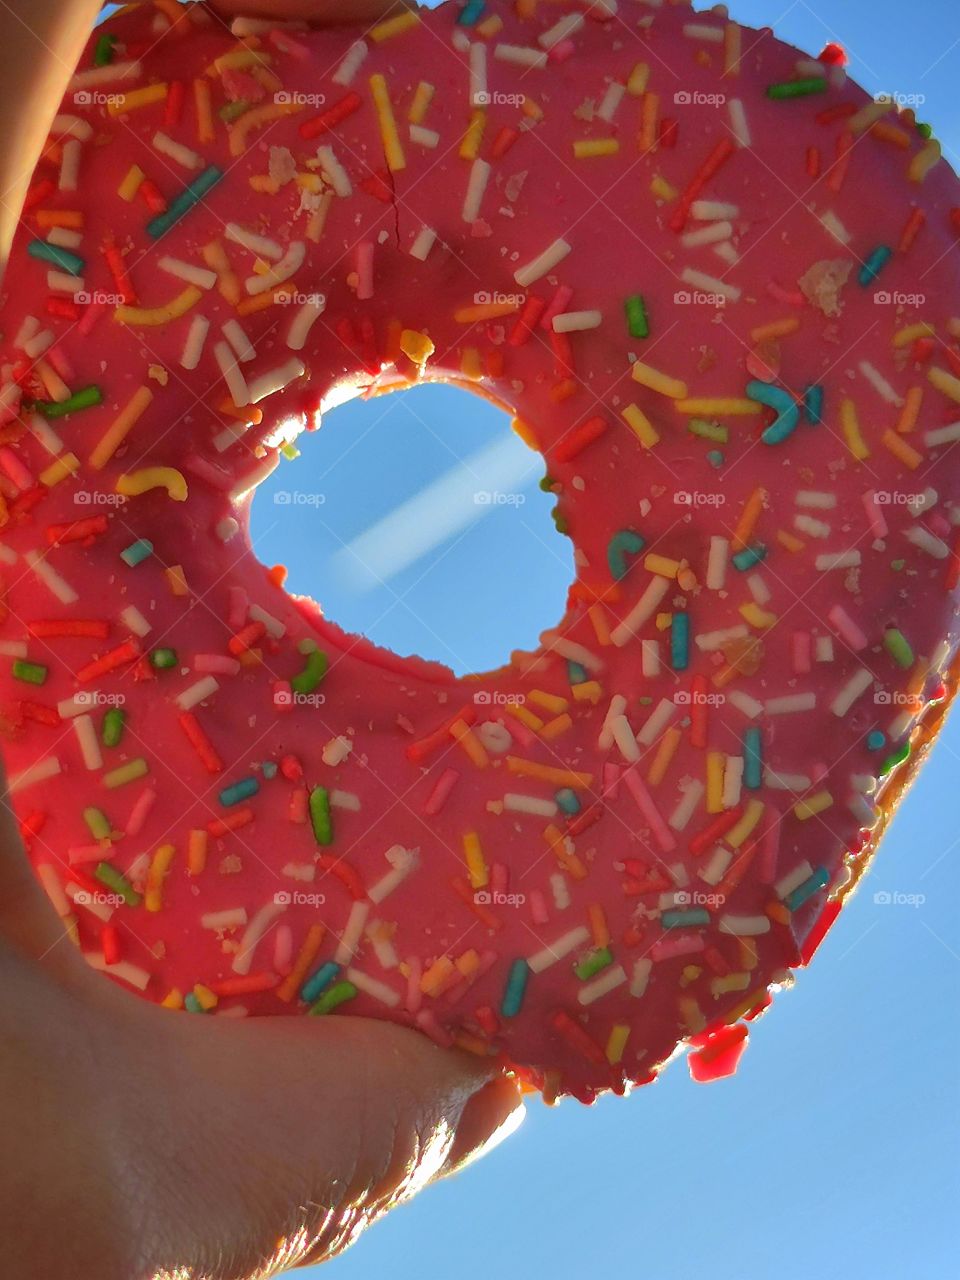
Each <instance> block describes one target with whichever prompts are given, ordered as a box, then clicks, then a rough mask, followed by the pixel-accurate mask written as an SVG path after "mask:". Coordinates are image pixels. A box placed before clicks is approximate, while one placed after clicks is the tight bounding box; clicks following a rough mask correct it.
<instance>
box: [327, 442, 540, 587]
mask: <svg viewBox="0 0 960 1280" xmlns="http://www.w3.org/2000/svg"><path fill="white" fill-rule="evenodd" d="M542 468H543V459H542V458H541V457H540V456H539V455H538V454H535V453H530V452H528V451H527V450H526V449H525V448H524V446H523V445H521V444H520V442H519V441H518V440H515V439H513V438H511V437H510V436H507V437H506V438H504V439H500V440H497V441H496V442H495V443H494V444H491V445H488V446H487V447H486V448H485V449H481V450H479V452H477V453H474V454H471V455H470V457H469V458H465V459H464V460H463V461H462V462H461V463H459V464H458V465H457V466H456V467H453V468H451V470H450V471H447V472H446V473H445V474H444V475H442V476H440V477H438V479H436V480H434V481H433V483H432V484H429V485H427V487H426V489H424V490H423V491H422V492H421V493H418V494H417V495H416V496H415V497H413V498H410V499H408V500H407V501H406V502H403V503H401V504H400V506H399V507H397V508H395V510H393V511H391V512H390V514H389V515H386V516H384V517H383V519H382V520H378V521H377V522H376V524H373V525H371V526H370V528H369V529H365V530H364V532H363V533H361V534H358V535H357V537H356V538H354V539H353V541H352V542H350V543H348V544H347V545H346V546H344V547H342V548H341V549H340V550H339V551H338V552H336V554H335V555H334V557H333V569H334V571H335V572H336V573H337V575H338V577H339V578H340V579H341V580H344V581H347V582H349V584H350V586H351V587H352V588H353V589H354V590H355V591H369V590H370V589H371V588H372V587H375V586H378V585H379V584H380V583H382V582H388V581H389V580H390V579H391V578H394V577H396V575H397V574H398V573H400V572H402V571H403V570H404V569H406V568H407V567H408V566H409V565H411V564H414V563H416V561H417V560H419V559H421V557H423V556H425V555H427V554H428V553H429V552H431V551H433V550H434V548H435V547H438V546H439V545H440V544H441V543H442V542H444V541H445V540H446V539H447V538H450V537H453V535H454V534H457V533H460V532H462V531H463V530H464V529H466V528H467V527H468V526H469V525H471V524H475V523H476V521H478V520H481V519H482V518H483V517H484V516H485V515H487V513H488V512H490V511H491V510H492V509H493V507H494V505H496V501H495V497H496V495H497V494H507V493H515V492H517V491H518V490H520V489H522V488H523V487H524V486H525V485H527V484H529V483H530V481H531V480H532V479H533V478H534V476H536V475H537V474H538V472H540V471H541V470H542ZM478 495H481V496H480V497H478ZM484 497H486V498H487V499H488V500H486V501H485V500H484Z"/></svg>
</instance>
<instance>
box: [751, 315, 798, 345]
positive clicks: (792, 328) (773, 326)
mask: <svg viewBox="0 0 960 1280" xmlns="http://www.w3.org/2000/svg"><path fill="white" fill-rule="evenodd" d="M799 328H800V320H799V318H798V317H797V316H785V317H784V319H783V320H771V322H770V323H769V324H761V325H758V326H757V328H756V329H751V330H750V338H751V341H753V342H767V341H769V340H770V339H771V338H785V337H786V336H787V334H789V333H796V331H797V330H798V329H799Z"/></svg>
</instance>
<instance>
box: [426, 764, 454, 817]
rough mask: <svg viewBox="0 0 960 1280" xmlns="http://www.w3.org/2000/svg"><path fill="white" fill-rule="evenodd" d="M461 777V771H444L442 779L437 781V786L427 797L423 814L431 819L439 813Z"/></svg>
mask: <svg viewBox="0 0 960 1280" xmlns="http://www.w3.org/2000/svg"><path fill="white" fill-rule="evenodd" d="M459 777H460V770H459V769H444V771H443V773H441V775H440V777H439V778H438V779H437V785H436V786H435V787H434V788H433V790H432V791H431V792H430V795H429V796H428V797H427V802H426V804H425V805H424V806H423V812H424V813H425V814H427V815H428V816H430V817H433V815H434V814H436V813H439V812H440V810H441V809H442V808H443V806H444V805H445V804H446V802H447V797H448V796H449V794H450V792H451V791H452V790H453V786H454V783H455V782H456V781H457V779H458V778H459Z"/></svg>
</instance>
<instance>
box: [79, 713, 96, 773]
mask: <svg viewBox="0 0 960 1280" xmlns="http://www.w3.org/2000/svg"><path fill="white" fill-rule="evenodd" d="M73 731H74V733H75V734H76V735H77V742H78V743H79V744H80V755H81V757H82V758H83V763H84V765H85V766H86V767H87V768H88V769H100V768H102V766H103V753H102V752H101V750H100V743H99V742H98V741H97V731H96V729H95V728H94V725H93V720H92V718H91V717H90V716H88V715H80V716H77V718H76V719H75V720H74V722H73Z"/></svg>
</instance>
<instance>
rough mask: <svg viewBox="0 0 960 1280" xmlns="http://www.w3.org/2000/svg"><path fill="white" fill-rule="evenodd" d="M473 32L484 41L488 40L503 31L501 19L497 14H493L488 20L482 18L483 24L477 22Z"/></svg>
mask: <svg viewBox="0 0 960 1280" xmlns="http://www.w3.org/2000/svg"><path fill="white" fill-rule="evenodd" d="M474 30H475V31H476V33H477V35H478V36H482V37H483V39H484V40H489V39H490V38H491V37H492V36H495V35H496V34H497V33H498V32H499V31H502V30H503V19H502V18H501V17H500V15H499V13H493V14H491V15H490V17H489V18H484V20H483V22H478V23H477V25H476V27H475V28H474Z"/></svg>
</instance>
